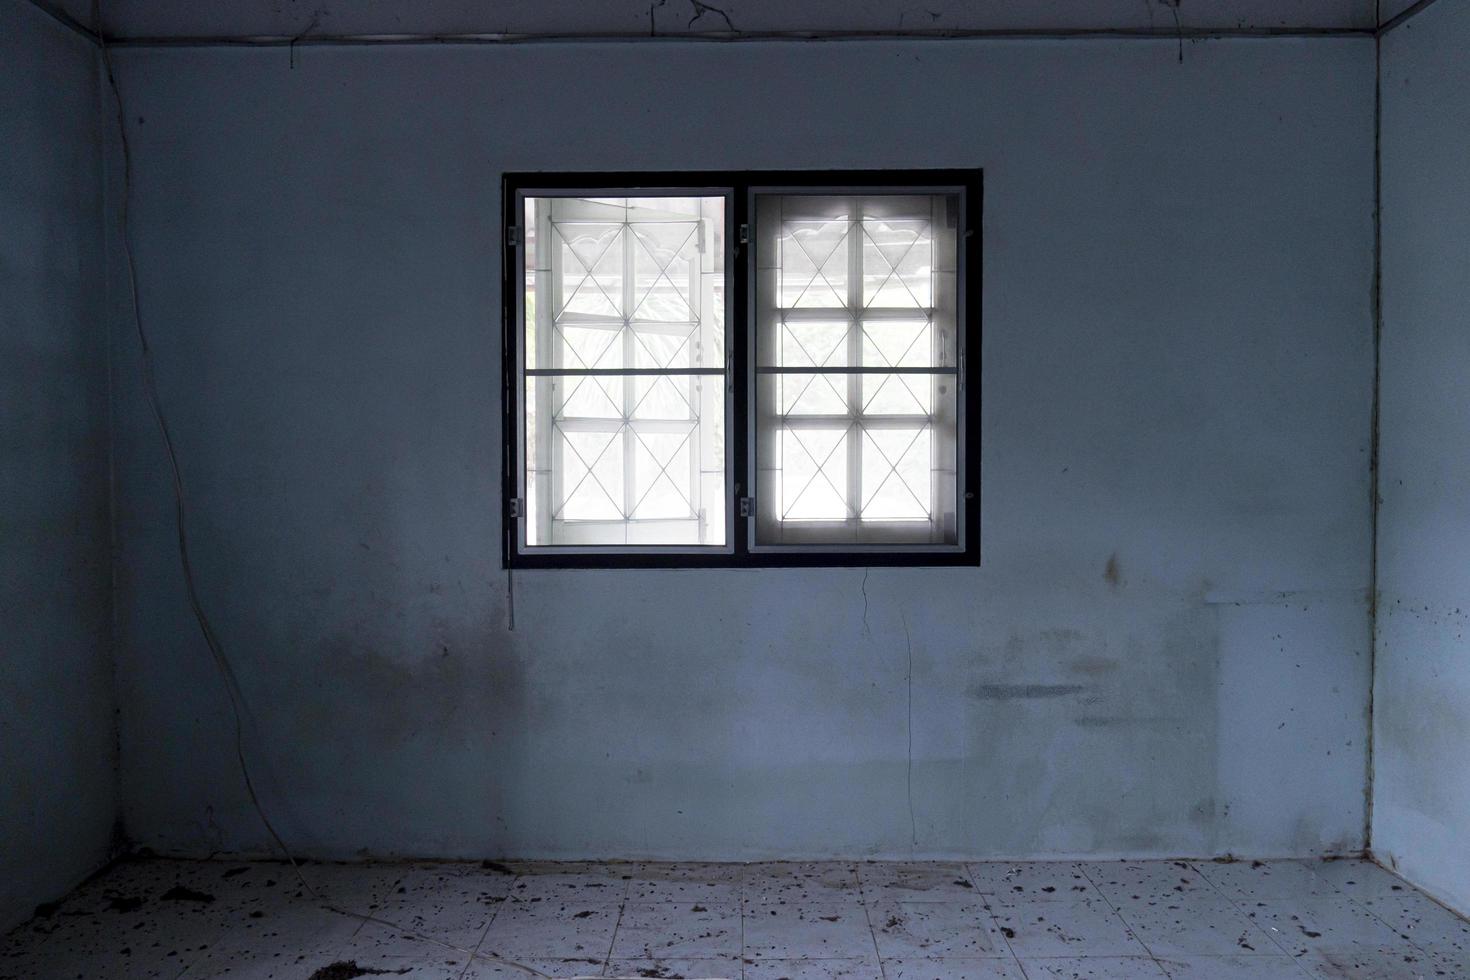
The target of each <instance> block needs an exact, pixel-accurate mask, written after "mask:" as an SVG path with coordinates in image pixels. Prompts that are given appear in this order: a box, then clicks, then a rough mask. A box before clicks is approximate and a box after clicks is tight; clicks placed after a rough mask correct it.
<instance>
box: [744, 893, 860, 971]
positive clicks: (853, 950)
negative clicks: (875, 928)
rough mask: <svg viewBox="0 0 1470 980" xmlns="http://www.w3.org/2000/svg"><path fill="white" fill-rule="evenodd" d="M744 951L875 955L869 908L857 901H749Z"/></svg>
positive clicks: (761, 955)
mask: <svg viewBox="0 0 1470 980" xmlns="http://www.w3.org/2000/svg"><path fill="white" fill-rule="evenodd" d="M744 932H745V955H746V957H747V958H753V959H829V958H837V957H866V956H872V955H874V953H875V951H874V947H873V934H872V932H871V931H870V930H869V928H868V916H867V910H866V909H864V908H863V906H862V905H860V904H858V903H856V902H843V903H840V904H830V903H816V902H785V901H779V900H778V901H766V902H747V903H746V905H745V919H744Z"/></svg>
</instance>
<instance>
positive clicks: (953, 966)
mask: <svg viewBox="0 0 1470 980" xmlns="http://www.w3.org/2000/svg"><path fill="white" fill-rule="evenodd" d="M883 976H884V977H885V978H886V980H1026V975H1025V974H1024V973H1022V972H1021V964H1020V963H1018V962H1016V960H1015V958H1014V957H1010V956H1007V957H1005V958H1003V959H1002V958H997V957H987V958H985V959H914V960H908V959H900V960H889V959H885V960H884V961H883Z"/></svg>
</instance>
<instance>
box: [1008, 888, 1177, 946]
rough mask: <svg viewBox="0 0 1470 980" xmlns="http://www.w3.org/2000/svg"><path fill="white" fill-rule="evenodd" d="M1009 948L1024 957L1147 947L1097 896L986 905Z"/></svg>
mask: <svg viewBox="0 0 1470 980" xmlns="http://www.w3.org/2000/svg"><path fill="white" fill-rule="evenodd" d="M990 911H991V914H992V915H994V917H995V923H996V926H997V927H998V928H999V929H1000V931H1001V934H1002V935H1003V936H1004V937H1005V939H1006V942H1007V944H1008V945H1009V946H1010V949H1011V951H1012V952H1014V953H1015V954H1016V955H1017V956H1019V957H1020V958H1021V959H1022V960H1023V961H1024V960H1026V959H1027V958H1028V957H1054V956H1064V957H1065V956H1080V955H1084V954H1085V955H1088V956H1143V955H1147V953H1148V950H1147V949H1146V948H1145V947H1144V945H1143V943H1141V942H1139V941H1138V939H1137V938H1136V937H1135V936H1134V935H1133V933H1132V931H1131V930H1129V928H1128V926H1127V925H1126V924H1124V922H1123V920H1122V919H1121V918H1119V917H1118V915H1117V914H1116V913H1115V912H1114V911H1113V910H1112V908H1111V907H1110V906H1109V905H1108V904H1107V903H1106V902H1104V901H1103V900H1102V899H1100V898H1096V899H1080V900H1075V901H1071V902H1051V901H1046V902H1033V901H1029V900H1027V901H1022V902H1009V903H1007V902H1002V901H996V902H994V903H992V904H991V906H990Z"/></svg>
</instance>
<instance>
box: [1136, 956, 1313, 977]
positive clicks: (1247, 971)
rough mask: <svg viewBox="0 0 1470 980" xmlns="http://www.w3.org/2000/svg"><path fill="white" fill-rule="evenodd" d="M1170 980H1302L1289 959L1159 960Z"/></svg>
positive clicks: (1295, 965) (1300, 970)
mask: <svg viewBox="0 0 1470 980" xmlns="http://www.w3.org/2000/svg"><path fill="white" fill-rule="evenodd" d="M1158 962H1159V965H1160V966H1161V967H1163V968H1164V973H1165V974H1166V975H1167V976H1168V977H1169V980H1303V978H1304V977H1305V976H1306V974H1305V973H1304V972H1303V971H1302V969H1301V967H1300V966H1298V965H1297V961H1296V960H1294V959H1292V958H1291V957H1290V956H1171V957H1159V960H1158Z"/></svg>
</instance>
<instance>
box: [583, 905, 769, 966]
mask: <svg viewBox="0 0 1470 980" xmlns="http://www.w3.org/2000/svg"><path fill="white" fill-rule="evenodd" d="M740 936H741V925H740V905H739V904H738V903H734V902H731V903H726V904H722V905H700V904H698V903H693V904H691V903H687V902H678V903H662V904H636V905H635V904H633V903H632V902H629V903H628V904H627V906H625V907H624V909H623V918H622V921H621V922H620V923H619V924H618V933H617V938H616V939H615V940H614V941H613V947H612V955H613V959H619V960H666V959H711V958H718V957H732V958H738V957H739V956H740V950H741V946H740Z"/></svg>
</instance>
